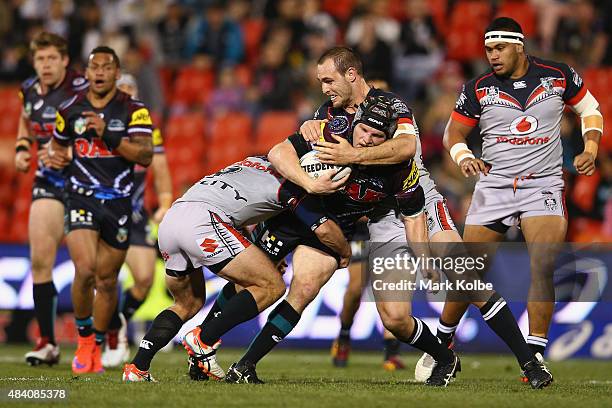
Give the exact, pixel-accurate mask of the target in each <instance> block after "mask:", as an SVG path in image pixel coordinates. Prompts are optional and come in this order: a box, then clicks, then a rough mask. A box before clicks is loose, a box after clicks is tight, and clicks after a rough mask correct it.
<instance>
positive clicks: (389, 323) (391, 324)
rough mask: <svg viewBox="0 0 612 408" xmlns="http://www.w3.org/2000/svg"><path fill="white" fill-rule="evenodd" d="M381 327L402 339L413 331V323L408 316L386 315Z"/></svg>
mask: <svg viewBox="0 0 612 408" xmlns="http://www.w3.org/2000/svg"><path fill="white" fill-rule="evenodd" d="M382 322H383V326H385V328H386V329H387V330H389V331H390V332H391V333H393V335H395V336H396V337H399V338H402V337H406V336H408V335H410V333H412V331H413V330H414V323H413V320H412V317H410V315H404V316H400V315H397V314H392V315H387V316H385V318H384V319H382Z"/></svg>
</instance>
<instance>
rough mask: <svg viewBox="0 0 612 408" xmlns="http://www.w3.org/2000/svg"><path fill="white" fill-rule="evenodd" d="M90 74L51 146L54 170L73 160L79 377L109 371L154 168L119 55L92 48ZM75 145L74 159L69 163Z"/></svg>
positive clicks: (143, 117)
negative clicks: (136, 195)
mask: <svg viewBox="0 0 612 408" xmlns="http://www.w3.org/2000/svg"><path fill="white" fill-rule="evenodd" d="M86 75H87V79H88V80H89V83H90V86H89V89H88V91H87V92H83V93H80V94H78V95H76V96H74V97H73V98H71V99H69V100H68V101H65V102H64V103H63V104H62V105H61V106H60V109H59V110H58V112H57V117H56V124H55V130H54V133H53V141H52V142H51V143H49V144H48V146H49V151H48V154H49V162H50V164H51V166H52V167H54V168H62V167H64V166H66V165H67V164H68V163H69V167H68V169H67V177H68V183H67V186H66V190H67V210H66V213H67V229H68V231H69V232H68V235H67V238H66V241H67V244H68V250H69V251H70V256H71V258H72V260H73V262H74V265H75V278H74V282H73V284H72V302H73V305H74V312H75V318H76V323H77V328H78V333H79V336H78V346H77V350H76V352H75V357H74V359H73V361H72V371H73V373H75V374H83V373H88V372H94V373H99V372H103V371H104V370H103V368H102V361H101V345H102V343H103V342H104V338H105V336H106V330H107V328H108V324H109V322H110V319H111V317H112V314H113V311H114V310H115V308H116V307H117V275H118V273H119V269H120V267H121V265H122V264H123V262H124V260H125V254H126V251H127V248H128V246H129V236H130V229H131V224H132V220H131V216H132V205H131V196H132V194H133V188H134V163H138V164H140V165H142V166H148V165H149V164H150V163H151V159H152V156H153V146H152V142H151V133H152V130H151V125H152V123H151V117H150V115H149V111H148V110H147V108H146V107H145V106H144V104H143V103H141V102H139V101H137V100H135V99H132V98H131V97H130V96H129V95H128V94H126V93H123V92H121V91H119V90H118V89H117V87H116V81H117V79H118V78H119V76H120V65H119V58H118V57H117V55H116V54H115V51H114V50H113V49H111V48H109V47H105V46H100V47H96V48H95V49H93V50H92V51H91V53H90V55H89V60H88V64H87V70H86ZM71 147H72V148H73V149H74V159H73V160H72V161H70V162H69V160H68V152H69V151H70V148H71ZM94 287H95V289H96V292H95V296H94ZM92 315H93V319H92Z"/></svg>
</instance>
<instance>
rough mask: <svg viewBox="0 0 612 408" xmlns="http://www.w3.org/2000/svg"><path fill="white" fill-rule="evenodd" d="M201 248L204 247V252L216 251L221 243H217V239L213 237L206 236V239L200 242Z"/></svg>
mask: <svg viewBox="0 0 612 408" xmlns="http://www.w3.org/2000/svg"><path fill="white" fill-rule="evenodd" d="M200 248H202V250H203V251H204V252H211V253H212V252H215V250H216V249H217V248H219V244H217V241H216V240H214V239H211V238H206V239H205V240H204V241H202V243H201V244H200Z"/></svg>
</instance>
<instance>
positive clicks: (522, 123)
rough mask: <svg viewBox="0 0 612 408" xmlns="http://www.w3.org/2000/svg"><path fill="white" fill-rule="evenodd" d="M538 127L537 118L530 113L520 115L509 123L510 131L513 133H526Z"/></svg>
mask: <svg viewBox="0 0 612 408" xmlns="http://www.w3.org/2000/svg"><path fill="white" fill-rule="evenodd" d="M537 129H538V120H537V119H536V118H535V117H533V116H531V115H524V116H520V117H518V118H516V119H514V120H513V121H512V123H511V124H510V133H512V134H513V135H519V136H520V135H528V134H529V133H533V132H535V131H536V130H537Z"/></svg>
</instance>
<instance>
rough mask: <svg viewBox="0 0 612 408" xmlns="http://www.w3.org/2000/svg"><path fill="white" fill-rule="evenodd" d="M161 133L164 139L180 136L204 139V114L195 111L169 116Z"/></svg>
mask: <svg viewBox="0 0 612 408" xmlns="http://www.w3.org/2000/svg"><path fill="white" fill-rule="evenodd" d="M162 135H163V137H164V140H166V141H168V140H170V139H174V138H182V137H186V138H194V139H196V138H197V139H201V140H204V135H205V126H204V116H203V115H202V114H201V113H197V112H195V113H187V114H183V115H174V116H170V118H169V119H168V121H167V122H166V126H165V128H164V129H163V133H162Z"/></svg>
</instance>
